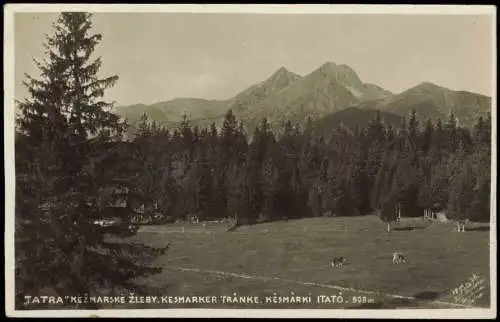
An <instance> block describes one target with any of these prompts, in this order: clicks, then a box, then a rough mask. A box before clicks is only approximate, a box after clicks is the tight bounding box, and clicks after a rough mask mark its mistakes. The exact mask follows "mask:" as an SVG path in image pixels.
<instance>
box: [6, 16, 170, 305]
mask: <svg viewBox="0 0 500 322" xmlns="http://www.w3.org/2000/svg"><path fill="white" fill-rule="evenodd" d="M91 28H92V22H91V15H90V14H88V13H80V12H74V13H62V14H61V15H60V16H59V18H58V20H57V23H56V24H55V32H54V34H53V35H52V36H50V37H48V38H47V43H46V45H45V50H46V51H45V53H46V55H47V59H46V60H45V61H43V62H36V65H37V67H38V68H39V70H40V72H41V78H40V79H36V78H33V77H31V76H28V75H27V76H26V79H27V80H26V82H25V85H26V86H27V88H28V90H29V92H30V94H31V98H30V99H27V100H26V101H24V102H22V103H20V104H19V108H20V110H21V116H20V117H19V118H18V119H17V123H18V130H19V131H20V133H21V135H22V138H23V139H22V140H21V141H18V142H17V143H18V144H22V148H21V149H19V151H17V149H16V153H19V154H18V155H17V159H18V160H19V159H21V158H22V159H23V162H20V163H19V167H16V171H17V173H16V179H17V180H18V181H17V185H16V186H19V190H18V191H19V192H20V196H22V197H23V198H22V199H19V198H18V199H17V200H16V220H17V223H18V224H17V227H18V230H17V231H16V234H15V237H16V243H18V247H16V252H17V254H16V259H17V263H16V264H17V267H16V293H17V295H18V296H22V295H24V294H35V293H38V292H39V291H40V290H41V289H44V288H45V287H50V288H52V289H53V290H54V291H56V292H57V293H59V294H60V295H67V294H70V293H71V294H75V293H78V294H94V293H95V292H97V291H100V290H102V288H118V289H120V288H121V287H122V289H123V288H130V287H133V284H132V282H131V280H132V279H133V278H134V277H136V276H140V275H143V274H151V273H155V272H158V269H156V268H153V267H148V266H147V265H144V263H143V260H144V259H146V258H145V257H147V256H146V254H151V255H154V254H157V253H158V252H160V253H161V252H164V251H165V249H164V248H163V249H160V250H158V251H157V250H154V249H151V248H146V247H143V248H140V249H142V250H141V251H139V252H137V246H127V245H123V244H121V245H120V244H114V243H111V242H109V241H106V240H105V235H106V234H107V233H109V232H110V231H109V229H105V228H102V227H99V226H96V225H95V224H94V220H96V219H98V218H101V217H102V216H103V213H102V212H101V210H102V205H100V204H99V200H100V193H101V191H102V189H103V188H106V187H109V186H110V185H112V184H113V183H114V182H115V181H116V179H117V178H116V176H117V172H118V171H115V169H114V168H112V169H113V171H102V169H103V168H104V167H107V166H109V167H114V166H115V165H118V164H121V161H122V160H120V158H119V154H117V153H115V152H116V149H115V148H114V147H116V146H117V144H115V143H114V142H116V141H117V140H119V139H120V136H121V134H122V133H123V131H124V130H125V128H126V127H125V124H123V123H121V122H120V121H119V117H118V116H117V115H115V114H113V113H111V112H109V111H108V110H109V108H110V107H111V104H108V103H106V102H105V101H103V100H102V97H103V95H104V92H105V90H106V89H107V88H109V87H110V86H112V85H113V84H114V83H115V82H116V81H117V79H118V78H117V77H116V76H112V77H107V78H104V79H100V78H98V76H97V74H98V71H99V69H100V67H101V60H100V59H99V58H98V59H95V60H92V59H91V57H92V54H93V53H94V49H95V47H96V46H97V44H98V43H99V42H100V40H101V35H99V34H91ZM118 145H119V144H118ZM124 227H126V229H128V227H129V224H127V223H126V224H125V225H124ZM122 232H123V231H122ZM148 250H150V251H151V252H148ZM137 254H142V255H144V256H140V257H137ZM34 268H36V273H34V272H33V269H34ZM16 304H17V303H16Z"/></svg>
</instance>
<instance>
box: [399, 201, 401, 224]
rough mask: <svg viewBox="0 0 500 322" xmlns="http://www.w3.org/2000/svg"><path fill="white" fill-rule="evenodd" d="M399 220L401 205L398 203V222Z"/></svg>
mask: <svg viewBox="0 0 500 322" xmlns="http://www.w3.org/2000/svg"><path fill="white" fill-rule="evenodd" d="M399 220H401V203H400V202H398V221H399Z"/></svg>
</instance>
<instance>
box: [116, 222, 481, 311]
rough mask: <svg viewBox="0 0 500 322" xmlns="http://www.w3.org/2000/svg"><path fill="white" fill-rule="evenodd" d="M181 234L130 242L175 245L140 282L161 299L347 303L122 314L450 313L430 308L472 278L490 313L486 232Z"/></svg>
mask: <svg viewBox="0 0 500 322" xmlns="http://www.w3.org/2000/svg"><path fill="white" fill-rule="evenodd" d="M409 222H412V224H413V225H414V226H415V229H413V230H408V229H406V227H408V225H411V224H410V223H409ZM181 228H182V226H181V225H165V226H145V227H143V228H142V229H141V231H140V232H139V234H138V235H137V236H135V237H134V238H133V239H131V240H134V239H135V241H141V242H146V243H147V244H150V245H153V246H160V245H165V244H166V243H168V242H169V241H171V242H172V244H171V248H170V251H169V252H168V253H167V254H166V255H165V256H162V257H160V258H158V259H157V262H156V264H159V265H161V266H162V267H164V268H165V269H164V271H163V272H162V273H161V274H158V275H155V276H153V277H150V278H149V279H147V280H145V281H140V282H141V283H146V284H149V285H154V286H155V287H160V288H162V289H164V290H165V292H164V294H163V295H172V296H190V295H196V296H231V295H233V293H237V295H239V296H259V297H260V298H261V301H264V300H265V297H266V296H272V295H273V294H278V295H280V296H287V295H290V292H294V293H295V294H296V295H299V296H307V295H308V294H311V295H312V297H313V300H315V299H316V296H318V295H328V296H330V295H335V296H337V295H342V296H343V298H344V303H342V304H339V303H337V304H331V303H323V304H321V305H319V304H317V303H313V304H294V305H287V304H276V303H274V304H273V303H268V304H261V305H258V304H246V305H245V304H241V305H236V304H223V303H220V301H219V304H216V305H214V304H209V305H202V304H201V305H200V304H184V305H182V304H177V305H172V304H170V305H169V304H162V305H152V304H150V305H147V304H141V305H138V306H134V305H130V304H129V305H127V307H126V308H133V307H137V308H152V307H158V308H160V307H162V308H172V307H207V308H208V307H210V308H349V307H357V308H392V307H419V308H433V307H449V308H456V307H453V306H447V305H446V304H444V303H439V302H436V300H441V301H444V302H447V301H451V299H450V296H449V295H448V294H449V292H450V290H451V289H453V288H455V287H458V286H459V285H460V284H461V283H463V282H464V281H465V280H467V279H468V278H469V277H470V276H471V275H472V274H473V273H478V274H480V275H481V276H482V277H483V278H484V280H485V285H484V286H485V290H484V296H483V297H482V298H480V299H479V300H478V301H477V303H475V305H478V306H482V307H488V306H489V303H490V295H489V293H490V290H489V246H488V245H489V233H488V232H487V229H484V228H475V229H474V230H472V231H468V232H466V233H457V232H455V231H454V229H455V227H454V226H453V225H451V224H440V223H433V224H430V225H429V224H427V223H424V222H423V221H420V220H407V221H403V222H401V223H400V224H398V225H396V226H395V227H394V228H395V230H394V231H393V232H392V233H391V234H388V233H387V232H386V231H385V229H386V226H385V225H384V224H382V223H381V222H380V220H379V219H378V218H376V217H374V216H365V217H356V218H313V219H302V220H295V221H287V222H273V223H266V224H260V225H255V226H248V227H241V228H239V229H238V230H236V231H234V232H225V231H224V227H223V226H221V225H216V224H215V225H208V226H206V227H203V226H202V225H201V224H199V225H186V226H185V232H184V233H182V229H181ZM394 251H400V252H403V253H405V254H406V255H407V256H408V260H409V261H408V263H406V264H403V265H394V264H392V253H393V252H394ZM335 256H344V257H346V258H347V259H348V264H347V265H346V266H344V267H342V268H332V267H331V266H330V260H331V259H332V258H333V257H335ZM223 272H229V273H234V275H227V274H223ZM235 274H240V275H246V276H237V275H235ZM300 282H312V283H317V284H321V285H311V284H309V285H304V284H301V283H300ZM333 286H339V287H343V288H351V289H354V290H367V291H371V292H374V293H376V294H365V293H360V292H358V291H349V290H342V289H341V290H339V289H335V288H332V287H333ZM339 293H341V294H339ZM353 295H360V296H365V297H366V299H365V301H367V302H370V303H364V304H361V305H360V304H356V305H355V304H353V302H352V296H353ZM390 295H399V296H403V297H413V298H414V299H404V298H395V297H391V296H390ZM346 301H349V303H348V304H346V303H345V302H346ZM313 302H315V301H313ZM123 308H125V307H123Z"/></svg>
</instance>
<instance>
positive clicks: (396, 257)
mask: <svg viewBox="0 0 500 322" xmlns="http://www.w3.org/2000/svg"><path fill="white" fill-rule="evenodd" d="M392 263H393V264H401V263H406V256H405V255H403V254H402V253H392Z"/></svg>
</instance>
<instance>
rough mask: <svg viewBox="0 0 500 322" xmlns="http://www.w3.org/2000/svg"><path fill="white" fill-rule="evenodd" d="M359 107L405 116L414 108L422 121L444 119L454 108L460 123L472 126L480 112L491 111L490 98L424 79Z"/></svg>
mask: <svg viewBox="0 0 500 322" xmlns="http://www.w3.org/2000/svg"><path fill="white" fill-rule="evenodd" d="M359 107H361V108H369V109H380V110H383V111H388V112H392V113H395V114H398V115H401V116H405V117H407V116H408V115H410V113H411V111H412V110H413V109H415V110H416V112H417V117H418V118H419V119H420V120H421V121H424V120H426V119H427V118H431V119H434V120H435V119H437V118H441V119H443V120H444V119H446V118H447V117H448V115H449V113H450V111H453V113H454V114H455V116H456V117H457V118H458V119H459V122H460V124H463V125H465V126H472V125H473V124H474V122H475V121H476V119H477V117H478V116H479V115H484V114H486V113H487V112H488V111H490V110H491V98H490V97H487V96H484V95H481V94H476V93H471V92H466V91H454V90H451V89H448V88H445V87H442V86H438V85H435V84H432V83H429V82H424V83H421V84H419V85H417V86H415V87H412V88H410V89H408V90H406V91H404V92H402V93H400V94H398V95H394V96H391V97H388V98H385V99H379V100H373V101H368V102H362V103H360V104H359Z"/></svg>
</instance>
